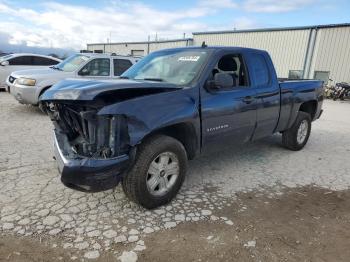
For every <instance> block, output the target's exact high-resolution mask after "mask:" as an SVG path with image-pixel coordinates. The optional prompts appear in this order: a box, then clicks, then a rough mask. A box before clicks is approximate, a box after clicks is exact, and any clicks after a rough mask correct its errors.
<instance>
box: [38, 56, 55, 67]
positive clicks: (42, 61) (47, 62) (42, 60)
mask: <svg viewBox="0 0 350 262" xmlns="http://www.w3.org/2000/svg"><path fill="white" fill-rule="evenodd" d="M58 63H59V62H58V61H56V60H53V59H50V58H47V57H41V56H33V65H34V66H43V67H46V66H52V65H57V64H58Z"/></svg>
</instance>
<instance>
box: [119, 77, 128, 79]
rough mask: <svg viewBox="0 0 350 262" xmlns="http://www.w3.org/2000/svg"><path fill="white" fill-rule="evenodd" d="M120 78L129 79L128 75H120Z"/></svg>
mask: <svg viewBox="0 0 350 262" xmlns="http://www.w3.org/2000/svg"><path fill="white" fill-rule="evenodd" d="M119 79H129V77H128V76H119Z"/></svg>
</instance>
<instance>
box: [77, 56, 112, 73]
mask: <svg viewBox="0 0 350 262" xmlns="http://www.w3.org/2000/svg"><path fill="white" fill-rule="evenodd" d="M79 74H80V75H85V76H109V75H110V59H109V58H96V59H94V60H91V61H90V62H89V63H87V64H86V65H85V66H84V67H83V68H82V69H81V70H80V71H79Z"/></svg>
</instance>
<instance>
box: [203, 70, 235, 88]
mask: <svg viewBox="0 0 350 262" xmlns="http://www.w3.org/2000/svg"><path fill="white" fill-rule="evenodd" d="M232 86H233V78H232V76H231V75H230V74H228V73H216V74H215V76H214V80H213V81H209V88H216V89H221V88H230V87H232Z"/></svg>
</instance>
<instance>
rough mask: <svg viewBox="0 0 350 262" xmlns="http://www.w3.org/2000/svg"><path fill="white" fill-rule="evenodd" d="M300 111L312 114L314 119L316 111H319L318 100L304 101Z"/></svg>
mask: <svg viewBox="0 0 350 262" xmlns="http://www.w3.org/2000/svg"><path fill="white" fill-rule="evenodd" d="M299 111H301V112H305V113H308V114H310V116H311V120H314V119H315V116H316V111H317V101H316V100H310V101H307V102H304V103H302V104H301V105H300V107H299Z"/></svg>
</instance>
